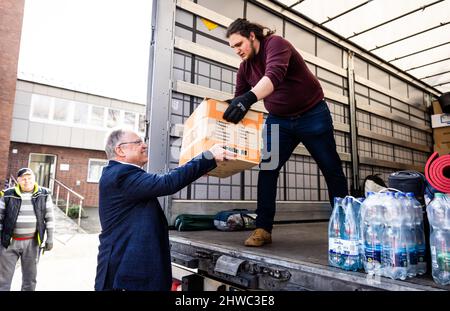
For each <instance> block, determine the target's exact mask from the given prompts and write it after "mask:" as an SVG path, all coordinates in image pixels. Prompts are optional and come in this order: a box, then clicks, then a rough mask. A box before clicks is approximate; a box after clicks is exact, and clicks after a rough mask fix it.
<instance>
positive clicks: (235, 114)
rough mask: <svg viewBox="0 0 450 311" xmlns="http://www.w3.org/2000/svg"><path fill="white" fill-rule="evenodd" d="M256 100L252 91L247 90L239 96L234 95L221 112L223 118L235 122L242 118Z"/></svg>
mask: <svg viewBox="0 0 450 311" xmlns="http://www.w3.org/2000/svg"><path fill="white" fill-rule="evenodd" d="M257 101H258V98H257V97H256V95H255V94H254V93H253V92H252V91H248V92H247V93H245V94H243V95H241V96H238V97H235V98H233V99H232V100H231V104H230V106H228V108H227V110H225V112H224V113H223V118H224V119H225V120H226V121H228V122H233V123H235V124H237V123H238V122H239V121H241V120H242V119H243V118H244V116H245V114H246V113H247V111H248V110H249V109H250V106H251V105H253V104H254V103H256V102H257Z"/></svg>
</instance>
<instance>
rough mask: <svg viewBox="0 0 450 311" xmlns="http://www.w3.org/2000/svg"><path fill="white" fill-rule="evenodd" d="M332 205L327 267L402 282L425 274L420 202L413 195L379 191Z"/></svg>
mask: <svg viewBox="0 0 450 311" xmlns="http://www.w3.org/2000/svg"><path fill="white" fill-rule="evenodd" d="M334 203H335V204H334V208H333V212H332V215H331V217H330V222H329V231H328V232H329V256H328V257H329V264H330V265H332V266H334V267H338V268H341V269H345V270H350V271H357V270H359V269H361V270H362V269H364V271H365V272H366V273H368V274H375V275H382V276H386V277H390V278H392V279H402V280H404V279H406V278H407V277H413V276H415V275H417V274H419V275H421V274H424V273H425V272H426V262H425V250H426V244H425V243H426V241H425V235H424V229H423V228H424V224H423V214H422V206H421V204H420V203H419V202H418V201H417V200H416V199H415V198H414V194H413V193H407V194H404V193H401V192H398V191H397V192H390V191H385V190H382V191H380V192H378V193H369V194H368V196H367V198H365V199H363V198H353V197H346V198H344V199H341V198H336V199H335V202H334Z"/></svg>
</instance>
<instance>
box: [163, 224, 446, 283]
mask: <svg viewBox="0 0 450 311" xmlns="http://www.w3.org/2000/svg"><path fill="white" fill-rule="evenodd" d="M327 230H328V222H319V223H290V224H278V225H275V226H274V228H273V230H272V244H268V245H264V246H263V247H246V246H244V245H243V242H244V240H245V239H246V238H247V237H248V236H249V235H250V233H251V231H237V232H222V231H218V230H205V231H184V232H179V231H175V230H171V231H170V232H169V234H170V240H171V243H172V244H173V243H184V244H196V245H201V246H202V247H204V248H207V249H214V250H220V249H223V251H224V252H225V253H226V252H229V253H235V254H243V255H246V256H250V258H262V260H263V261H270V262H272V263H273V262H275V263H278V264H280V265H282V266H284V265H287V266H291V264H297V265H312V266H314V267H315V268H317V267H319V269H323V270H328V271H330V270H331V271H335V272H336V274H338V275H341V276H342V274H346V275H347V277H351V276H352V275H358V276H362V275H364V273H360V272H347V271H344V270H340V269H335V268H333V267H330V266H328V234H327ZM382 279H383V280H384V282H387V283H398V284H399V285H403V286H411V289H413V288H414V287H415V285H417V286H418V288H417V289H419V288H421V287H422V286H423V287H425V288H426V287H430V288H435V289H444V290H450V286H439V285H438V284H436V283H434V282H433V280H432V278H431V276H430V275H424V276H420V277H415V278H411V279H407V280H405V281H400V280H390V279H387V278H382Z"/></svg>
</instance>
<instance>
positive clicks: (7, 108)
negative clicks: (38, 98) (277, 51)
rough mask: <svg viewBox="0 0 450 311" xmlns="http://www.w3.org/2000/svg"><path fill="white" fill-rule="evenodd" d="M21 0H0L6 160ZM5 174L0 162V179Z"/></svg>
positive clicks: (0, 153)
mask: <svg viewBox="0 0 450 311" xmlns="http://www.w3.org/2000/svg"><path fill="white" fill-rule="evenodd" d="M23 7H24V0H1V1H0V107H1V113H0V142H1V143H0V159H1V160H2V162H3V163H7V162H8V155H9V145H10V143H9V139H10V137H11V122H12V113H13V105H14V96H15V92H16V81H17V62H18V58H19V46H20V35H21V32H22V19H23ZM7 176H8V175H7V167H6V165H0V180H4V178H6V177H7Z"/></svg>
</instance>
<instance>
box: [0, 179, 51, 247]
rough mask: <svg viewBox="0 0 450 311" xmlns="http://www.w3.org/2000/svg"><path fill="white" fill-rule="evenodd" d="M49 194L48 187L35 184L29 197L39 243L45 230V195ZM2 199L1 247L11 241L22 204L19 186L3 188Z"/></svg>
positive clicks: (6, 245)
mask: <svg viewBox="0 0 450 311" xmlns="http://www.w3.org/2000/svg"><path fill="white" fill-rule="evenodd" d="M49 195H50V191H49V190H48V189H45V188H42V187H39V186H38V185H37V184H36V185H35V187H34V191H33V195H32V197H31V202H32V204H33V208H34V212H35V214H36V229H37V230H36V231H37V235H36V238H37V242H38V244H39V245H41V244H42V241H43V239H44V234H45V230H46V225H45V211H46V208H47V205H46V203H47V197H48V196H49ZM3 200H4V202H5V214H4V218H3V230H2V231H1V235H2V237H1V243H2V245H3V247H5V248H8V246H9V244H10V243H11V239H12V236H13V232H14V228H15V226H16V222H17V217H18V216H19V211H20V206H21V204H22V197H21V192H20V187H19V186H16V187H14V188H9V189H7V190H5V191H4V194H3Z"/></svg>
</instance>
